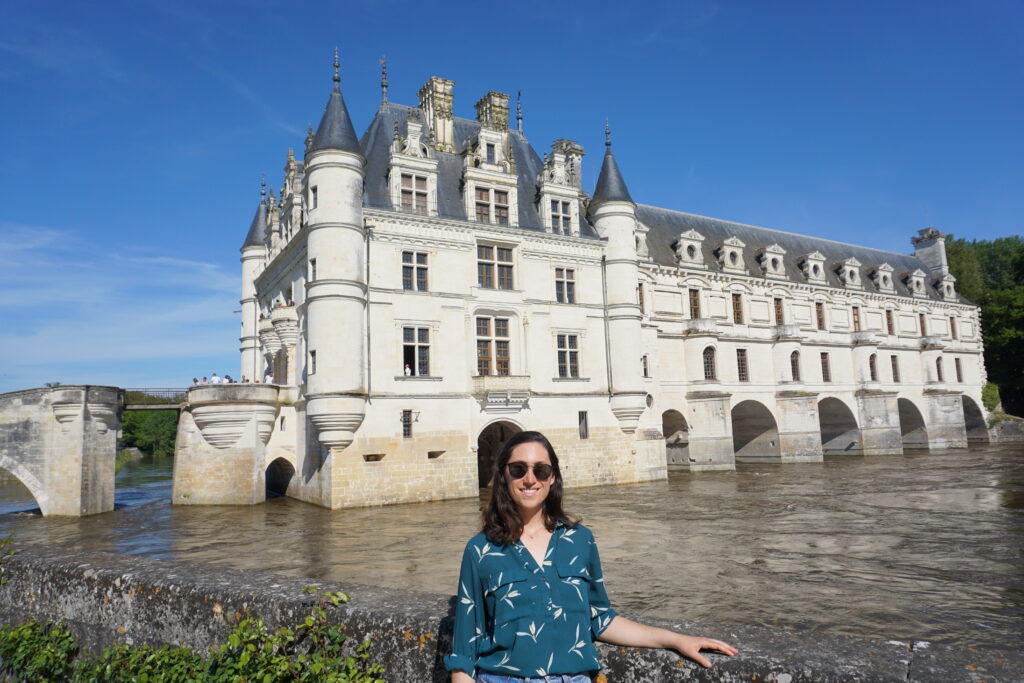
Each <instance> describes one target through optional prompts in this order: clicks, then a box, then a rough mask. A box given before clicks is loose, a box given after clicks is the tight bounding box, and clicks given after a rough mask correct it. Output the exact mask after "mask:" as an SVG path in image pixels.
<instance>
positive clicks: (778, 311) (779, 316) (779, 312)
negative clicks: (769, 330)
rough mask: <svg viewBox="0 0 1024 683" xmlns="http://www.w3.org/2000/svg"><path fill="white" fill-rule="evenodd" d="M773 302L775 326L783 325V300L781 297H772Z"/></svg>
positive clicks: (784, 319)
mask: <svg viewBox="0 0 1024 683" xmlns="http://www.w3.org/2000/svg"><path fill="white" fill-rule="evenodd" d="M773 299H774V300H775V324H776V325H785V324H786V309H785V308H784V304H783V300H782V297H781V296H776V297H773Z"/></svg>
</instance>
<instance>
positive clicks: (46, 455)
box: [0, 386, 124, 517]
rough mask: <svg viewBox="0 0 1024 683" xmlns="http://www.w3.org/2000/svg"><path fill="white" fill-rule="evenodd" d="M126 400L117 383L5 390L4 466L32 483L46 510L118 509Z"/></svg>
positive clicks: (0, 411) (1, 420)
mask: <svg viewBox="0 0 1024 683" xmlns="http://www.w3.org/2000/svg"><path fill="white" fill-rule="evenodd" d="M123 404H124V399H123V395H122V393H121V390H120V389H118V388H117V387H103V386H100V387H96V386H61V387H53V388H45V389H30V390H28V391H17V392H13V393H9V394H0V468H3V469H5V470H7V471H8V472H10V473H11V474H12V475H14V476H15V477H17V479H18V480H19V481H21V483H22V484H24V485H25V487H26V488H28V490H29V491H30V492H31V493H32V495H33V497H35V499H36V503H38V504H39V508H40V510H42V513H43V515H46V516H51V515H63V516H69V517H80V516H83V515H94V514H97V513H100V512H109V511H110V510H113V509H114V461H115V453H116V450H117V441H118V437H119V436H120V432H121V412H122V409H123Z"/></svg>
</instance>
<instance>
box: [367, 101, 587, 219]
mask: <svg viewBox="0 0 1024 683" xmlns="http://www.w3.org/2000/svg"><path fill="white" fill-rule="evenodd" d="M413 111H417V112H418V111H419V108H418V107H409V106H406V105H403V104H395V103H394V102H388V103H386V104H384V105H383V106H382V107H381V108H380V109H378V110H377V114H376V115H375V116H374V118H373V121H371V122H370V125H369V127H368V128H367V129H366V132H365V133H364V134H363V137H362V140H361V143H362V147H363V150H364V154H365V155H366V180H365V184H364V187H363V203H364V205H365V206H368V207H373V208H377V209H393V208H395V207H393V206H392V205H391V196H390V194H389V192H388V184H387V174H388V168H389V165H390V163H391V141H392V138H393V136H394V129H395V124H396V123H397V124H398V132H399V135H402V136H403V137H404V136H405V135H406V134H407V125H406V124H407V121H408V119H409V115H410V113H412V112H413ZM454 124H455V125H454V138H455V148H456V150H457V152H456V153H454V154H451V153H447V152H438V153H437V154H436V158H437V162H438V163H437V176H438V177H437V213H438V216H440V217H442V218H455V219H458V220H467V216H466V205H465V202H464V200H463V196H462V171H463V165H464V162H463V159H464V157H463V155H462V153H463V152H464V151H465V148H466V140H467V139H472V140H475V139H476V136H477V134H478V133H479V132H480V123H479V122H477V121H471V120H469V119H463V118H459V117H455V119H454ZM508 135H509V142H510V146H511V148H512V156H513V159H514V160H515V163H516V174H517V186H518V196H519V207H518V208H519V228H520V229H523V230H535V231H541V232H543V231H544V230H545V229H544V227H543V223H542V221H541V218H540V214H539V213H538V207H537V203H536V199H537V181H538V178H539V177H540V173H541V171H542V170H543V167H544V162H543V161H542V160H541V158H540V157H539V156H537V152H535V151H534V149H533V147H532V146H531V145H530V143H529V142H528V141H527V140H526V138H525V137H524V136H523V135H522V134H521V133H519V132H518V131H516V130H509V134H508ZM423 138H424V140H430V134H429V131H428V128H427V127H426V126H424V127H423ZM583 213H584V211H582V210H581V211H580V214H581V220H580V223H581V225H580V235H581V236H582V237H591V238H596V237H597V232H596V231H595V230H594V228H593V227H592V226H591V225H590V224H589V223H588V222H587V221H586V220H585V219H584V218H582V215H583Z"/></svg>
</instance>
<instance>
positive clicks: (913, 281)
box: [903, 268, 928, 299]
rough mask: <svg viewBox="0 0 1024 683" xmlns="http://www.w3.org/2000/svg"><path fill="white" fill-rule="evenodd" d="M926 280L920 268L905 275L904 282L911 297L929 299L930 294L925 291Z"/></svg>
mask: <svg viewBox="0 0 1024 683" xmlns="http://www.w3.org/2000/svg"><path fill="white" fill-rule="evenodd" d="M924 278H925V272H924V271H923V270H921V269H920V268H918V269H917V270H915V271H914V272H913V273H907V274H906V275H904V278H903V281H904V283H906V285H907V289H909V290H910V295H911V296H914V297H918V298H920V299H925V298H927V297H928V293H927V292H926V291H925V289H924Z"/></svg>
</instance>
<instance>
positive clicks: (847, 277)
mask: <svg viewBox="0 0 1024 683" xmlns="http://www.w3.org/2000/svg"><path fill="white" fill-rule="evenodd" d="M836 273H838V275H839V279H840V280H841V281H842V283H843V286H844V287H846V288H848V289H862V288H863V283H862V282H861V279H860V261H858V260H857V259H855V258H852V257H851V258H848V259H846V260H845V261H843V262H842V263H840V264H839V265H838V267H837V268H836Z"/></svg>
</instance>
